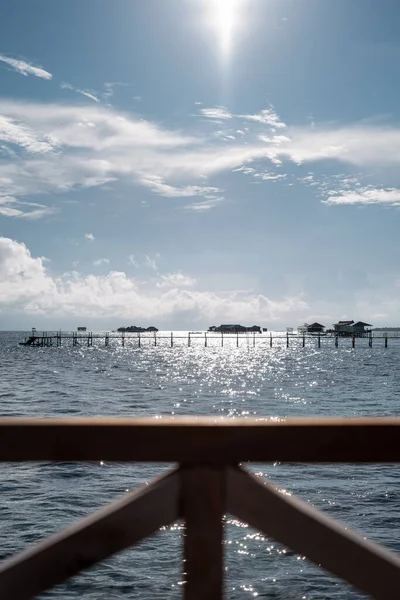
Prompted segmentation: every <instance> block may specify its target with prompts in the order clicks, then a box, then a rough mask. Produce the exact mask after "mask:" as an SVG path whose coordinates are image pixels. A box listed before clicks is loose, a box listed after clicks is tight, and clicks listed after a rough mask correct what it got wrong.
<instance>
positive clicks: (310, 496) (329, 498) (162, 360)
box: [0, 333, 400, 600]
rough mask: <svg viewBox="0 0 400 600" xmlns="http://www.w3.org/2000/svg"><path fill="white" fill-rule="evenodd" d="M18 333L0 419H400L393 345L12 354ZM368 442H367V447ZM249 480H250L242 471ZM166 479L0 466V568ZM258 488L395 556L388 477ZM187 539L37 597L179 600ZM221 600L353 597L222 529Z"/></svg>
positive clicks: (339, 474)
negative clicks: (288, 498) (305, 506)
mask: <svg viewBox="0 0 400 600" xmlns="http://www.w3.org/2000/svg"><path fill="white" fill-rule="evenodd" d="M23 337H24V335H21V333H19V334H16V333H0V375H1V378H0V381H1V386H0V398H1V414H2V416H36V417H41V416H56V417H67V416H69V417H71V416H93V415H96V416H107V415H113V416H150V417H156V416H158V417H161V418H162V417H163V416H171V415H206V414H209V415H219V416H225V417H227V418H233V417H235V416H249V417H251V416H257V417H260V416H263V417H277V416H279V417H295V416H301V417H304V416H349V417H351V416H362V415H366V416H376V415H399V413H400V410H399V402H400V374H399V370H398V364H399V358H400V342H399V341H398V340H390V343H389V347H388V348H387V349H385V348H384V347H383V341H382V340H376V341H374V345H373V348H369V347H368V342H367V340H357V347H356V349H355V350H353V349H352V348H351V342H349V341H346V340H340V344H339V348H335V347H334V342H333V340H328V339H323V343H322V344H321V348H318V347H317V342H316V340H307V344H306V347H305V348H302V347H301V342H300V340H292V342H291V347H290V348H289V349H287V348H286V344H285V341H284V340H282V341H281V343H280V344H279V343H278V342H275V343H274V346H273V348H270V347H269V342H268V338H265V340H264V341H263V339H264V336H260V337H259V338H257V341H256V345H255V347H253V338H252V337H249V338H246V337H245V336H244V337H243V338H241V339H240V343H239V348H237V347H236V340H235V339H232V340H230V341H229V340H225V342H224V347H223V348H221V347H220V345H221V344H220V340H219V339H215V340H210V341H209V342H208V347H207V348H205V347H204V340H203V339H200V337H199V339H198V340H196V339H194V340H193V341H192V345H191V347H190V348H188V347H187V346H186V345H185V340H184V339H182V340H179V339H176V340H175V344H174V347H173V348H171V347H170V342H169V341H168V340H167V339H164V340H159V342H158V344H157V346H156V347H155V346H154V344H153V341H152V340H151V339H148V340H143V342H142V346H141V348H138V347H137V343H136V340H133V339H131V340H127V343H126V344H125V347H122V345H121V343H120V342H117V341H115V340H111V341H110V346H109V347H104V345H103V344H104V342H103V343H102V342H100V341H98V342H97V341H96V340H95V342H94V346H93V348H88V347H86V346H85V345H81V346H80V347H75V348H73V347H72V346H71V344H69V343H65V344H64V345H63V346H62V347H61V348H56V347H53V348H25V347H21V346H18V341H20V340H21V339H23ZM371 443H373V440H371ZM250 468H251V467H250ZM164 469H165V466H163V465H159V466H157V465H151V466H149V465H143V464H133V465H128V466H127V465H115V464H107V463H105V464H103V463H100V464H93V463H91V464H86V463H85V464H51V463H38V464H24V465H9V464H6V465H0V470H1V478H0V492H1V493H0V527H1V558H5V557H7V556H9V555H11V554H12V553H15V552H16V551H19V550H21V549H22V548H25V547H26V546H27V545H29V544H32V543H34V542H37V541H38V540H40V539H41V538H43V537H44V536H45V535H47V534H49V533H52V532H54V531H57V530H58V529H60V528H62V527H64V526H66V525H68V524H69V523H72V522H73V521H74V520H76V519H78V518H80V517H82V516H84V515H86V514H87V513H89V512H91V511H93V510H94V509H96V508H98V507H100V506H102V505H104V504H106V503H108V502H110V501H112V500H113V499H115V498H117V497H118V496H120V495H121V494H123V493H124V492H125V491H126V490H130V489H132V488H134V487H135V486H138V485H140V484H142V483H144V482H147V481H150V480H151V479H152V478H153V477H154V476H156V475H157V474H159V473H160V472H162V471H163V470H164ZM253 470H254V471H255V472H256V473H257V475H259V476H260V477H265V478H268V479H271V480H272V481H274V482H276V483H277V484H278V485H279V486H280V487H281V488H284V489H286V490H287V491H288V492H290V493H295V494H297V495H299V496H300V497H302V498H303V499H306V500H309V501H310V502H312V503H314V504H315V505H316V506H318V507H319V508H321V509H322V510H324V511H326V512H327V513H329V514H330V515H332V516H334V517H335V518H338V519H340V520H342V521H344V522H346V524H348V525H351V526H352V527H355V528H357V529H360V530H362V531H363V532H365V534H366V535H368V536H370V537H371V538H372V539H374V540H376V541H379V542H381V543H384V544H386V545H387V546H388V547H390V548H392V549H394V550H396V551H399V550H400V469H399V467H397V466H387V465H377V466H375V465H372V466H363V465H359V466H354V465H349V466H343V465H342V466H335V465H332V466H308V465H281V464H274V465H264V466H263V465H256V466H255V465H254V466H253ZM181 543H182V526H181V525H180V524H177V525H175V526H173V527H170V528H168V529H166V530H164V531H162V532H160V533H158V534H157V535H155V536H153V537H151V538H149V539H148V540H146V541H145V542H144V543H142V544H140V545H139V546H138V547H136V548H134V549H131V550H129V551H127V552H124V553H121V554H119V555H117V556H115V557H114V558H112V559H110V560H107V561H105V562H104V563H102V564H101V565H98V566H96V567H94V568H93V569H91V570H89V571H87V572H86V573H84V574H81V575H79V576H77V577H75V578H74V579H72V580H71V581H69V582H68V583H67V584H65V585H62V586H59V587H58V588H56V589H55V590H53V591H51V592H48V593H46V594H44V595H43V596H42V597H43V598H52V599H53V598H63V599H65V600H69V599H76V598H81V597H84V598H87V599H89V600H106V599H107V600H113V599H117V598H126V599H131V598H132V599H133V598H141V599H151V598H160V599H161V598H179V597H180V596H181V593H182V574H181V545H182V544H181ZM226 564H227V572H226V582H227V583H226V597H227V598H229V599H239V598H240V599H241V598H243V599H244V598H253V597H263V598H273V599H297V600H301V599H302V600H306V599H307V600H308V599H310V600H311V599H325V598H329V599H339V598H340V599H344V598H361V596H360V595H359V594H357V593H356V592H354V591H353V590H352V589H350V588H349V587H347V586H345V585H344V584H342V583H340V582H338V581H337V580H335V579H333V578H331V577H330V576H329V575H327V574H326V573H325V572H324V571H322V569H319V568H317V567H315V566H313V565H312V564H311V563H309V562H308V561H307V560H305V559H304V558H303V557H301V556H297V555H295V554H293V553H291V552H288V551H286V550H285V549H284V548H282V547H281V546H280V545H279V544H277V543H275V542H274V541H273V540H271V539H267V538H265V537H264V536H262V535H259V534H258V533H256V532H255V531H254V530H252V529H250V528H249V527H247V526H246V525H245V524H243V523H239V522H237V521H235V520H233V519H231V518H229V517H227V519H226Z"/></svg>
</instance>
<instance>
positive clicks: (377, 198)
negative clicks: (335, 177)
mask: <svg viewBox="0 0 400 600" xmlns="http://www.w3.org/2000/svg"><path fill="white" fill-rule="evenodd" d="M323 202H324V203H325V204H336V205H340V204H363V205H370V204H383V205H387V206H400V189H397V188H374V187H364V188H358V189H356V190H339V191H338V192H333V191H331V192H330V193H329V195H328V197H327V198H326V199H325V200H323Z"/></svg>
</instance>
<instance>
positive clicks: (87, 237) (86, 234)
mask: <svg viewBox="0 0 400 600" xmlns="http://www.w3.org/2000/svg"><path fill="white" fill-rule="evenodd" d="M85 238H86V239H87V240H90V241H91V242H93V241H94V235H93V233H85Z"/></svg>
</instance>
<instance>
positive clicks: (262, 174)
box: [0, 0, 400, 329]
mask: <svg viewBox="0 0 400 600" xmlns="http://www.w3.org/2000/svg"><path fill="white" fill-rule="evenodd" d="M399 18H400V5H399V4H398V2H397V1H396V0H393V1H390V0H386V2H385V9H384V10H382V6H381V3H378V2H377V1H376V0H375V1H372V0H352V1H351V2H348V1H347V0H324V1H321V0H136V1H135V2H132V1H130V0H119V1H118V2H108V1H106V0H85V2H81V1H77V0H69V1H68V2H64V3H61V2H53V0H36V1H35V2H29V1H28V0H24V1H22V0H14V1H13V2H12V3H3V4H2V6H1V7H0V328H3V329H5V328H7V329H8V328H24V327H31V326H33V325H35V326H36V327H38V328H42V327H43V328H50V327H54V328H58V327H75V326H76V325H77V324H78V323H79V324H82V323H83V324H85V325H87V326H89V327H104V328H115V327H118V326H120V325H128V324H137V325H150V324H154V325H156V326H158V327H159V328H175V329H176V328H182V329H185V328H196V329H197V328H202V327H207V326H209V325H212V324H219V323H222V322H232V321H234V322H241V323H244V324H253V323H257V324H260V325H263V326H265V327H268V328H271V329H274V328H277V327H284V326H296V325H299V324H301V323H303V322H304V321H311V320H319V321H321V322H322V323H324V324H326V325H328V326H329V325H330V324H331V323H333V322H334V321H336V320H337V319H339V318H346V317H347V318H354V319H357V320H358V319H362V320H365V321H367V322H370V323H372V324H374V325H399V324H400V300H399V290H400V271H399V266H398V265H399V232H398V227H399V214H400V213H399V206H400V175H399V163H400V112H399V106H400V104H399V96H400V86H399V76H400V60H399V59H400V42H399V40H398V22H399Z"/></svg>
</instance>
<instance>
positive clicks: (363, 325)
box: [354, 321, 372, 327]
mask: <svg viewBox="0 0 400 600" xmlns="http://www.w3.org/2000/svg"><path fill="white" fill-rule="evenodd" d="M354 325H360V327H361V326H362V327H372V325H371V324H370V323H364V322H363V321H357V323H354Z"/></svg>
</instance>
